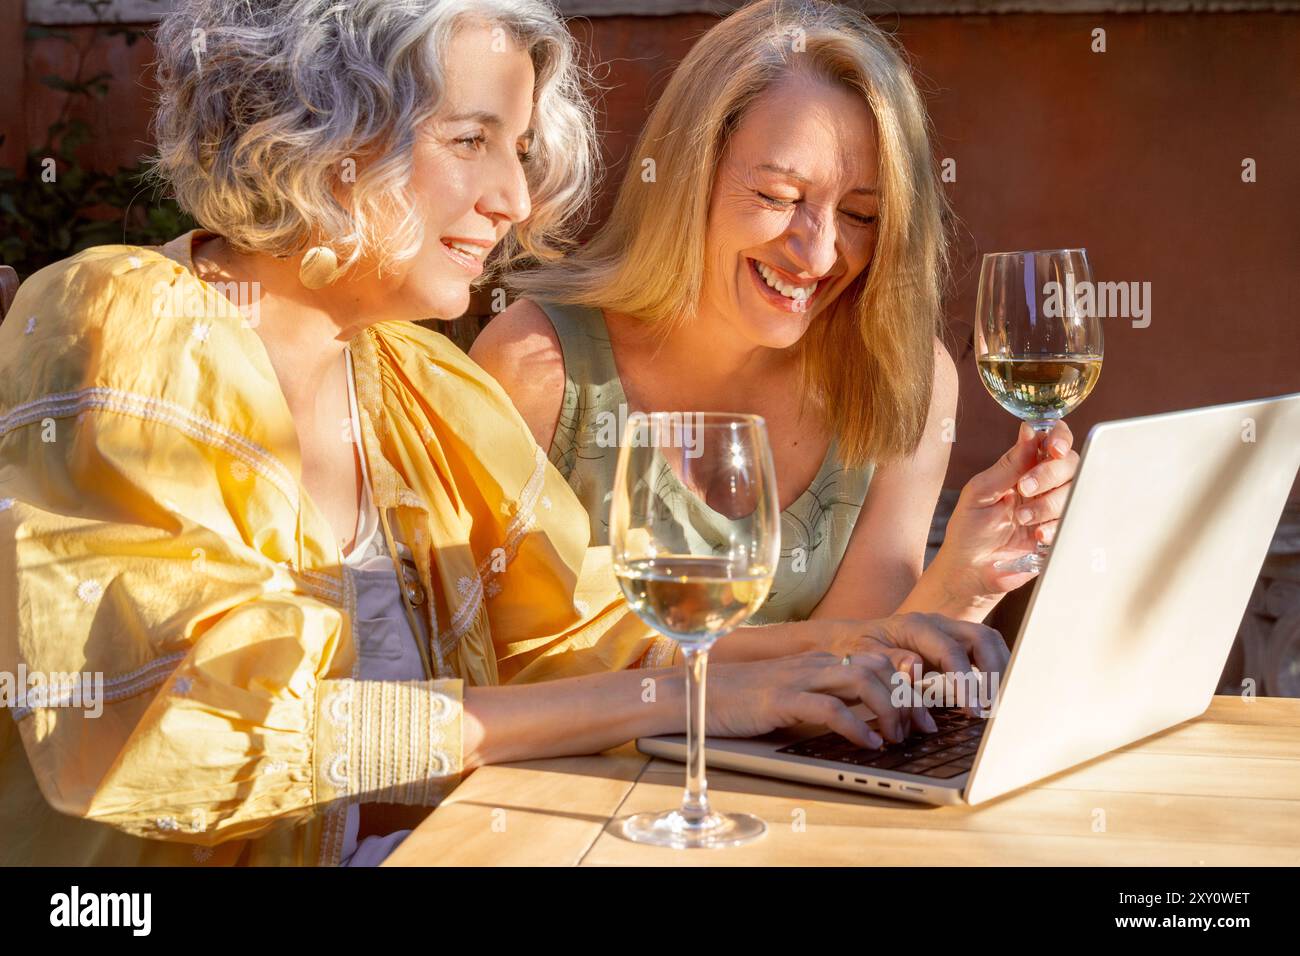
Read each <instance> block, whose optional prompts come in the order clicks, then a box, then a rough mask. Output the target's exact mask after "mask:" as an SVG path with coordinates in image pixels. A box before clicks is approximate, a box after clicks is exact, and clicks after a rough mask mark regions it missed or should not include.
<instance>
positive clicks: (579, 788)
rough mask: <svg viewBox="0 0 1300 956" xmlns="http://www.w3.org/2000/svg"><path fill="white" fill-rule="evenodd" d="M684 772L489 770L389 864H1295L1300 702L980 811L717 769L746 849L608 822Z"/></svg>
mask: <svg viewBox="0 0 1300 956" xmlns="http://www.w3.org/2000/svg"><path fill="white" fill-rule="evenodd" d="M682 783H683V768H682V765H681V764H677V763H673V762H671V761H666V760H660V759H657V758H649V757H645V756H644V755H642V754H639V753H637V752H636V750H635V749H634V748H633V746H632V745H631V744H628V745H625V746H623V747H619V748H617V749H615V750H612V751H609V752H607V753H605V754H600V755H597V756H591V757H567V758H561V759H555V760H536V761H529V762H526V763H518V764H508V765H501V766H494V767H484V768H482V769H480V770H478V771H476V772H474V773H473V774H471V775H470V776H469V777H468V778H467V779H466V780H465V782H464V783H462V784H461V785H460V786H459V787H458V788H457V789H456V790H455V791H454V792H453V793H452V794H451V796H450V797H449V798H448V799H447V800H446V801H445V802H444V803H443V804H442V806H440V807H439V808H438V809H437V810H435V811H434V812H433V813H431V814H430V815H429V817H428V818H427V819H426V820H425V822H424V823H422V824H421V825H420V826H419V828H418V829H416V830H415V832H413V833H412V834H411V835H410V836H409V837H408V838H407V839H406V840H405V841H404V842H403V843H402V845H401V846H400V847H398V849H397V850H396V851H395V852H394V853H393V854H392V855H391V856H390V857H389V859H388V861H387V864H386V865H392V866H403V865H405V866H412V865H413V866H428V865H442V864H450V865H471V866H477V865H497V864H502V865H516V866H517V865H548V866H577V865H580V866H599V865H610V864H631V865H636V866H656V865H661V864H664V865H671V866H683V865H687V864H690V865H722V866H727V865H732V866H755V865H759V866H761V865H765V864H775V865H875V866H909V865H934V864H948V865H972V864H976V865H978V864H993V865H1001V864H1009V865H1035V866H1041V865H1053V864H1083V865H1088V864H1106V865H1128V864H1142V865H1175V866H1178V865H1187V866H1197V865H1209V866H1213V865H1234V864H1236V865H1240V864H1267V865H1291V866H1294V865H1296V864H1300V699H1286V698H1255V699H1243V698H1238V697H1216V698H1215V699H1214V703H1213V704H1212V705H1211V707H1210V709H1209V710H1208V711H1207V712H1206V713H1205V714H1204V715H1203V716H1201V717H1199V718H1197V719H1196V720H1193V721H1189V722H1187V723H1185V724H1181V725H1180V726H1178V727H1174V728H1172V729H1170V730H1167V731H1165V732H1164V733H1162V734H1159V735H1157V736H1155V737H1151V738H1148V739H1147V740H1144V741H1141V742H1139V743H1137V744H1133V745H1131V746H1129V747H1126V748H1125V749H1123V750H1119V751H1116V752H1114V753H1112V754H1108V755H1107V756H1105V757H1102V758H1099V759H1097V760H1094V761H1092V762H1090V763H1087V764H1084V765H1083V766H1080V767H1076V768H1075V769H1073V770H1070V771H1067V772H1066V773H1063V774H1059V775H1057V776H1055V777H1053V778H1051V779H1049V780H1046V781H1044V782H1042V783H1039V784H1037V785H1036V786H1034V787H1031V788H1029V789H1026V790H1022V791H1019V792H1018V793H1014V794H1011V795H1009V796H1006V797H1003V798H1001V799H999V800H994V801H992V802H990V803H987V804H984V805H981V806H979V807H973V808H972V807H928V806H921V805H919V804H912V803H905V802H902V801H897V800H889V799H884V798H878V797H870V796H862V795H858V794H854V793H849V792H847V791H838V790H833V789H828V788H822V787H811V786H806V785H803V784H795V783H787V782H784V781H780V780H772V779H768V778H765V777H755V776H750V775H748V774H739V773H731V772H728V771H722V770H719V771H713V772H710V773H709V794H710V797H711V799H712V801H713V805H714V807H715V808H716V809H719V810H738V811H745V812H748V813H753V814H756V815H758V816H759V817H761V818H762V819H764V820H765V821H767V824H768V832H767V835H766V836H764V837H763V838H762V839H761V840H759V841H758V842H756V843H753V844H750V845H749V846H744V847H737V848H733V849H727V850H701V851H682V850H667V849H661V848H658V847H647V846H641V845H638V844H634V843H630V842H628V841H626V840H623V839H622V838H620V837H618V836H616V835H615V834H614V833H613V831H612V828H610V827H609V823H610V821H611V820H612V819H614V818H617V817H621V816H624V815H626V814H629V813H635V812H639V811H642V810H662V809H666V808H668V807H671V806H675V805H676V804H677V803H678V802H679V800H680V798H681V791H682Z"/></svg>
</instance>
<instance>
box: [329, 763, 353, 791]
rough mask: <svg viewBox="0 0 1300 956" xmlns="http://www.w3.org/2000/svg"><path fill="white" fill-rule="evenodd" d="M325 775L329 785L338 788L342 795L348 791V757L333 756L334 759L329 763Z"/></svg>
mask: <svg viewBox="0 0 1300 956" xmlns="http://www.w3.org/2000/svg"><path fill="white" fill-rule="evenodd" d="M326 775H327V776H328V777H329V778H330V783H332V784H334V786H336V787H338V788H339V789H340V790H342V791H343V792H344V793H347V789H348V755H347V754H335V755H334V759H333V760H331V761H330V765H329V769H328V770H327V771H326Z"/></svg>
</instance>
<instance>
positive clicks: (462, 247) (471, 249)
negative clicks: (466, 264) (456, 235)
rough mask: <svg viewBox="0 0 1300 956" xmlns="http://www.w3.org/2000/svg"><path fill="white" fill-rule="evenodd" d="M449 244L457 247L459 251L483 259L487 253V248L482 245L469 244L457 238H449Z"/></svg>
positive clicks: (454, 247)
mask: <svg viewBox="0 0 1300 956" xmlns="http://www.w3.org/2000/svg"><path fill="white" fill-rule="evenodd" d="M447 245H449V246H451V248H453V249H456V250H457V251H459V252H463V253H465V254H466V255H470V256H473V257H474V258H475V259H482V258H483V256H484V255H485V254H486V253H487V250H486V249H484V248H483V247H482V246H471V245H467V244H465V243H463V242H457V241H456V240H455V239H448V240H447Z"/></svg>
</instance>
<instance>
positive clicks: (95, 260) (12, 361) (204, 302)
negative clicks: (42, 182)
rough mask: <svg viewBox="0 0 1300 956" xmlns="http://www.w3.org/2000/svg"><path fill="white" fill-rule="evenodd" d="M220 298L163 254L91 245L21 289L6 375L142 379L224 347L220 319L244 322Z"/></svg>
mask: <svg viewBox="0 0 1300 956" xmlns="http://www.w3.org/2000/svg"><path fill="white" fill-rule="evenodd" d="M187 277H188V279H190V280H192V281H186V279H187ZM216 298H219V297H218V296H214V295H212V294H211V293H207V294H205V293H204V291H203V290H202V284H201V283H199V282H198V281H197V279H194V277H193V276H192V275H191V274H190V273H189V272H187V270H186V269H184V267H182V266H181V265H180V264H179V263H177V262H175V261H173V260H172V259H170V258H168V257H167V256H166V255H164V254H163V253H162V251H161V250H160V249H159V248H156V247H147V246H127V245H113V246H94V247H92V248H89V249H85V250H83V251H81V252H78V253H77V254H76V255H73V256H70V257H69V258H67V259H63V260H60V261H59V262H55V263H53V264H51V265H49V266H46V267H45V268H43V269H41V270H40V271H38V272H36V273H35V274H33V275H32V276H31V277H30V278H28V279H27V281H25V282H24V283H23V284H22V285H21V286H20V287H19V289H18V294H17V295H16V296H15V297H14V301H13V304H12V305H11V306H10V309H9V313H8V315H7V316H6V317H5V320H4V322H3V324H0V343H3V344H2V345H0V356H2V357H0V367H8V368H11V369H14V370H15V371H21V373H22V374H21V377H22V378H23V379H24V380H27V381H33V380H37V381H38V380H40V379H41V378H42V376H43V375H48V376H49V377H51V378H52V379H54V380H56V381H60V380H62V381H64V383H65V384H71V383H72V382H73V381H74V380H78V379H79V380H81V382H82V384H91V383H93V382H95V380H97V379H99V378H108V379H133V378H138V377H139V374H140V371H141V370H142V369H143V368H146V367H154V368H156V367H158V366H161V365H169V363H171V362H172V361H173V359H174V357H175V356H174V355H173V354H172V353H175V352H178V351H186V350H189V349H190V347H191V345H199V346H206V345H207V344H208V343H209V341H211V343H212V345H213V346H214V347H215V346H216V345H218V344H219V342H220V340H221V335H220V334H219V333H218V334H216V335H213V322H212V317H213V313H214V311H216V310H219V309H222V308H223V307H228V308H229V310H230V311H231V312H233V313H234V314H235V315H236V316H237V317H238V318H241V319H242V318H244V317H243V316H242V315H239V313H238V312H237V310H236V307H235V306H234V305H233V304H231V303H229V302H228V301H225V300H224V299H223V301H222V302H221V303H217V302H215V301H212V300H214V299H216ZM244 324H246V323H244ZM169 367H170V368H171V371H172V372H173V373H174V372H175V371H177V370H178V369H176V367H175V366H174V365H171V366H169ZM99 384H105V385H107V384H110V383H109V382H108V381H104V382H99Z"/></svg>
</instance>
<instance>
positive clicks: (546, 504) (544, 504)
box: [542, 495, 551, 511]
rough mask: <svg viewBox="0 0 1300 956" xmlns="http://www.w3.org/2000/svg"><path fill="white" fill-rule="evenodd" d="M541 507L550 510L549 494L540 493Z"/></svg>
mask: <svg viewBox="0 0 1300 956" xmlns="http://www.w3.org/2000/svg"><path fill="white" fill-rule="evenodd" d="M542 507H543V508H545V509H546V510H547V511H550V510H551V496H550V495H542Z"/></svg>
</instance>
